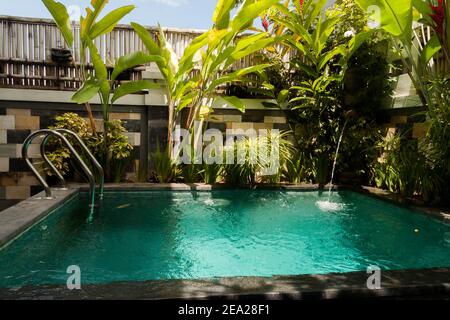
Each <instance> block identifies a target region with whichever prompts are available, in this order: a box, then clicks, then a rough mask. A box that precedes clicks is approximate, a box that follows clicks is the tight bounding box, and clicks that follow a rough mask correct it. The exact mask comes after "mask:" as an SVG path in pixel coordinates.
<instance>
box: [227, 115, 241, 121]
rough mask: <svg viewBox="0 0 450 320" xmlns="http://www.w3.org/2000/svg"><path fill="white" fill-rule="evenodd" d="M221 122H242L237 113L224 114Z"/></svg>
mask: <svg viewBox="0 0 450 320" xmlns="http://www.w3.org/2000/svg"><path fill="white" fill-rule="evenodd" d="M223 122H242V116H238V115H224V116H223Z"/></svg>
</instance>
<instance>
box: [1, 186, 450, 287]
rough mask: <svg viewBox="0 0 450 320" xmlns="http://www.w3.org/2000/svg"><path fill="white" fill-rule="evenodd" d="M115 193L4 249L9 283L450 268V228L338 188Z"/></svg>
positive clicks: (61, 214)
mask: <svg viewBox="0 0 450 320" xmlns="http://www.w3.org/2000/svg"><path fill="white" fill-rule="evenodd" d="M326 197H327V195H326V194H323V195H321V194H320V193H318V192H317V191H314V192H313V191H308V192H307V191H274V190H227V191H225V190H220V191H211V192H197V191H194V192H175V191H147V192H108V193H106V194H105V199H104V202H103V206H102V207H101V208H100V209H99V210H98V212H97V213H96V215H95V216H93V217H89V215H88V212H87V211H88V210H86V207H87V204H86V197H85V195H84V194H83V193H81V194H77V195H76V196H74V197H73V198H72V199H71V200H70V201H68V202H67V203H66V204H64V206H62V207H60V208H58V209H56V210H54V212H53V213H52V214H50V215H48V217H47V218H45V219H44V220H42V221H41V222H39V223H38V224H36V225H35V226H33V227H32V228H31V229H29V230H28V231H26V232H25V233H23V234H22V235H21V236H20V237H19V238H17V239H16V240H15V241H13V242H12V243H10V244H9V245H8V246H6V247H4V248H3V249H2V250H1V251H0V287H3V288H5V287H21V286H39V285H44V284H65V283H66V281H67V277H68V274H67V273H66V270H67V267H68V266H70V265H77V266H79V267H80V269H81V273H82V282H83V284H105V283H113V282H119V281H122V282H135V281H145V280H167V279H201V278H215V277H236V276H260V277H270V276H273V275H300V274H328V273H345V272H351V271H365V270H366V268H367V267H368V266H369V265H377V266H379V267H380V268H381V269H382V270H404V269H424V268H437V267H450V226H449V225H448V224H446V223H444V222H441V221H439V220H436V219H433V218H430V217H428V216H425V215H422V214H420V213H418V212H415V211H413V210H409V209H406V208H402V207H398V206H395V205H393V204H390V203H388V202H384V201H380V200H378V199H375V198H372V197H368V196H365V195H362V194H359V193H355V192H352V191H339V192H337V193H335V194H334V195H333V198H332V201H333V202H335V203H339V206H338V208H336V210H334V211H324V210H322V209H321V208H320V206H318V205H317V203H318V201H321V200H324V199H326Z"/></svg>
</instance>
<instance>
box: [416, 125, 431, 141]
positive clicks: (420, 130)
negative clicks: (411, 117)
mask: <svg viewBox="0 0 450 320" xmlns="http://www.w3.org/2000/svg"><path fill="white" fill-rule="evenodd" d="M428 129H429V127H428V125H427V124H426V123H414V124H413V133H412V137H413V138H414V139H419V138H424V137H425V136H426V135H427V133H428Z"/></svg>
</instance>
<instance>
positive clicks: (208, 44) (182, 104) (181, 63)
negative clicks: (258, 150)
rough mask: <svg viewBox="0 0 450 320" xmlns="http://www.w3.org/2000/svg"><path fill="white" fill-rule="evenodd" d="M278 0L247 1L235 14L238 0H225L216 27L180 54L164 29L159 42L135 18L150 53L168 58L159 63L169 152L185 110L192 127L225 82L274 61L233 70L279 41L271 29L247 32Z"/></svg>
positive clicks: (239, 106) (234, 102) (188, 125)
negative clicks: (164, 89) (269, 31)
mask: <svg viewBox="0 0 450 320" xmlns="http://www.w3.org/2000/svg"><path fill="white" fill-rule="evenodd" d="M277 2H278V0H264V1H261V0H245V1H244V2H243V3H242V5H240V6H239V8H238V9H237V12H236V15H235V16H234V17H231V15H232V10H233V8H234V7H235V6H236V4H237V2H236V0H219V1H218V3H217V6H216V8H215V10H214V14H213V19H212V20H213V23H214V25H213V27H212V28H211V29H210V30H208V31H207V32H205V33H204V34H202V35H200V36H199V37H197V38H196V39H194V40H193V41H192V43H191V44H190V45H189V46H188V47H187V48H186V50H185V52H184V54H183V56H182V57H181V58H180V59H178V57H177V56H176V54H175V53H174V52H173V50H172V48H171V46H170V45H169V44H168V42H167V41H166V39H165V36H164V32H163V30H161V31H160V33H159V37H158V40H159V44H158V43H157V42H155V41H154V39H153V37H152V36H151V35H150V34H149V33H148V32H147V30H146V29H145V28H144V27H143V26H141V25H139V24H137V23H132V26H133V28H134V30H135V31H136V32H137V34H138V35H139V37H140V38H141V39H142V41H143V42H144V44H145V46H146V48H147V50H148V52H149V53H150V54H152V55H157V56H159V57H161V58H162V60H159V61H157V62H156V64H157V65H158V67H159V69H160V71H161V73H162V75H163V76H164V78H165V81H166V86H167V96H168V101H169V102H168V105H169V106H168V108H169V126H168V131H169V132H168V145H169V150H168V151H169V152H171V151H172V132H173V130H174V126H175V123H176V119H177V118H178V115H179V113H180V112H181V111H182V110H184V109H187V110H188V117H187V120H186V124H185V127H186V128H189V129H190V128H191V127H192V125H193V123H194V121H195V120H197V119H199V118H200V116H201V115H202V116H203V117H207V116H208V114H209V113H210V112H211V109H212V105H213V102H214V100H215V98H216V97H217V94H216V89H217V88H218V87H219V86H222V85H225V84H227V83H229V82H238V81H246V76H248V75H250V74H252V73H255V72H258V71H261V70H263V69H265V68H267V67H268V66H269V64H257V65H254V66H251V67H248V68H244V69H240V70H236V71H235V70H233V65H234V64H235V63H236V62H237V61H239V60H241V59H243V58H245V57H247V56H249V55H251V54H253V53H255V52H257V51H259V50H262V49H264V48H266V47H267V46H270V45H272V44H273V43H274V42H275V41H276V39H274V38H272V37H270V36H269V34H267V33H256V34H255V33H254V34H251V35H247V36H244V32H246V31H247V30H249V29H251V28H252V25H253V21H254V19H255V18H257V17H258V16H259V15H260V14H261V12H263V11H265V10H267V9H268V8H270V7H271V6H272V5H274V4H275V3H277ZM196 69H197V70H196ZM221 98H222V99H224V100H225V101H226V102H227V103H229V104H230V105H232V106H233V107H235V108H237V109H238V110H240V111H242V112H244V110H245V106H244V103H243V102H242V101H241V100H240V99H238V98H237V97H233V96H231V97H226V96H222V97H221Z"/></svg>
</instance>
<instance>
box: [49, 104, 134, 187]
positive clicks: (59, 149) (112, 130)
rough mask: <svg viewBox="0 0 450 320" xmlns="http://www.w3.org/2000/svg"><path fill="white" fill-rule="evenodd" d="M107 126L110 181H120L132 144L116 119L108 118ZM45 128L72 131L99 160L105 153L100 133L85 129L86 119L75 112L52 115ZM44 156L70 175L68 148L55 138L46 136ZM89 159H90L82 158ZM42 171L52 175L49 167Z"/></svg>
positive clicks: (65, 173)
mask: <svg viewBox="0 0 450 320" xmlns="http://www.w3.org/2000/svg"><path fill="white" fill-rule="evenodd" d="M109 126H110V127H109V130H108V139H109V145H108V153H109V157H110V158H111V167H112V171H113V172H114V175H113V176H112V177H111V179H112V180H113V181H114V182H120V181H121V179H122V177H123V175H124V173H125V169H126V167H127V165H128V163H129V158H130V156H131V152H132V151H133V147H132V146H131V145H130V143H129V142H128V138H127V137H126V135H125V133H126V130H125V128H124V127H123V125H122V122H121V121H120V120H114V121H111V122H109ZM49 129H68V130H71V131H73V132H75V133H76V134H77V135H78V136H79V137H80V138H81V139H82V140H83V142H84V143H85V144H86V146H87V147H88V148H89V149H90V151H91V152H92V153H93V154H94V156H95V157H96V158H97V159H99V161H102V160H103V158H104V157H105V153H104V150H103V145H104V142H103V136H100V135H97V136H96V135H94V134H92V133H91V132H90V131H89V130H88V126H87V123H86V121H85V120H84V119H83V118H82V117H80V116H79V115H78V114H76V113H65V114H63V115H60V116H57V117H56V118H55V124H54V125H53V126H51V127H49ZM47 156H48V158H49V160H50V161H51V162H52V163H53V164H54V165H55V167H56V168H57V169H58V170H59V171H60V172H61V173H62V174H63V175H66V176H67V175H70V174H72V173H73V172H72V171H71V170H70V168H71V167H70V166H69V165H70V159H71V155H70V151H69V150H68V148H67V147H66V146H65V145H63V144H62V143H61V142H60V141H59V140H55V139H50V141H49V147H48V148H47ZM86 163H90V161H86ZM46 174H47V175H49V176H52V172H51V171H50V170H46Z"/></svg>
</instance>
